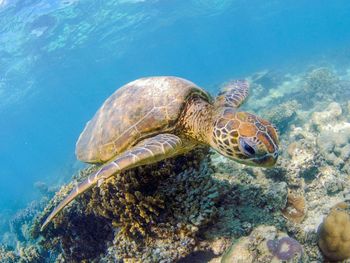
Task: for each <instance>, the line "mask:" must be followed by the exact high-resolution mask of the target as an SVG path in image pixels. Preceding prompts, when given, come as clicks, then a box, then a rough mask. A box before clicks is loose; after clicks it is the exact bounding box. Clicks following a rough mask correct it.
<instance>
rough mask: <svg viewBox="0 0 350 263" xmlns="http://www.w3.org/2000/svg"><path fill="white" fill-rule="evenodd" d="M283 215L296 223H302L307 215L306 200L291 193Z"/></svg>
mask: <svg viewBox="0 0 350 263" xmlns="http://www.w3.org/2000/svg"><path fill="white" fill-rule="evenodd" d="M282 214H283V216H284V217H286V218H287V219H289V220H291V221H292V222H294V223H301V222H302V221H303V219H304V218H305V215H306V204H305V198H304V196H302V195H296V194H294V193H292V192H291V191H289V193H288V196H287V205H286V207H285V208H283V209H282Z"/></svg>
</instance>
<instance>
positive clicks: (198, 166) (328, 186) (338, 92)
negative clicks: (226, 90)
mask: <svg viewBox="0 0 350 263" xmlns="http://www.w3.org/2000/svg"><path fill="white" fill-rule="evenodd" d="M347 74H348V76H345V75H343V76H340V75H339V74H338V73H337V71H335V70H334V69H329V68H315V67H314V68H313V69H311V70H309V71H308V72H307V73H306V74H305V73H299V74H295V75H292V74H290V73H288V74H284V75H283V74H281V73H280V72H279V73H277V72H271V71H264V72H259V73H257V74H255V75H254V76H252V77H251V78H250V80H251V82H252V92H251V97H252V98H250V99H249V101H248V103H247V104H245V105H244V106H243V107H245V108H246V109H247V110H249V111H257V112H259V113H261V114H262V115H263V116H264V117H265V118H267V119H269V120H271V121H272V122H273V123H275V124H276V125H277V127H278V128H279V130H280V141H281V143H280V146H281V154H280V157H279V161H278V163H277V165H276V167H275V168H273V169H262V168H254V167H247V166H244V165H241V164H238V163H236V162H234V161H230V160H228V159H227V158H224V157H222V156H220V155H219V154H217V153H212V152H208V149H198V150H196V151H193V152H191V153H190V154H188V155H185V156H179V157H176V158H172V159H169V160H166V161H163V162H160V163H157V164H154V165H150V166H145V167H140V168H135V169H132V170H130V171H127V172H123V173H122V174H121V175H119V176H116V177H114V178H112V179H111V180H110V181H108V182H106V183H104V184H102V185H101V186H100V187H94V188H92V189H91V191H88V192H86V193H85V194H83V195H82V196H80V197H78V198H77V199H76V201H74V202H72V203H71V204H70V205H69V206H67V207H66V208H65V209H64V210H63V212H62V213H61V214H59V215H58V216H57V218H55V220H53V224H50V225H49V227H48V228H47V230H46V231H45V232H44V233H40V232H39V228H40V226H41V223H42V222H43V220H44V219H45V217H46V216H47V215H48V213H49V212H50V211H51V210H52V209H53V207H55V206H56V205H57V204H58V203H59V202H60V201H61V200H62V199H63V197H64V196H66V195H67V194H68V192H69V191H70V190H71V189H72V188H73V185H74V184H75V183H76V182H77V181H80V180H82V179H83V178H85V177H86V176H87V175H88V174H90V173H91V172H93V171H96V169H97V167H96V166H91V167H89V168H87V169H85V170H83V171H82V172H80V173H79V174H77V175H76V176H75V177H74V181H73V182H71V183H70V184H68V185H66V186H63V187H62V188H61V189H60V190H59V191H58V192H57V193H56V195H55V196H54V198H52V200H51V201H50V202H49V203H47V200H48V198H47V196H49V195H50V194H51V195H52V190H51V188H49V187H47V186H46V185H44V184H42V183H38V184H37V188H38V189H39V191H41V192H42V194H43V195H44V196H46V197H43V201H42V203H43V204H46V208H45V209H44V211H43V212H42V213H41V214H40V215H39V216H38V217H37V218H36V220H35V222H34V224H33V223H32V221H33V219H32V218H33V216H34V215H36V214H37V213H38V211H39V210H40V209H42V207H43V206H33V207H28V209H26V210H23V211H22V212H19V213H18V214H17V215H16V216H15V217H14V218H13V220H12V221H11V225H12V227H11V229H12V232H11V233H7V235H4V237H3V240H6V239H7V240H8V241H7V243H12V244H13V246H12V247H1V249H0V261H1V259H4V258H6V260H8V262H11V260H14V261H13V262H20V261H19V260H23V259H22V258H29V257H30V255H32V258H33V259H34V258H35V257H36V258H37V259H35V260H37V261H35V260H34V262H41V261H40V260H42V259H43V258H45V259H44V260H43V261H42V262H53V261H55V260H56V261H57V262H64V261H66V262H84V261H85V262H122V261H123V262H177V261H178V262H182V263H186V262H210V263H217V262H220V261H221V260H222V262H281V261H286V262H324V261H325V257H327V258H328V259H333V260H335V259H340V258H345V256H348V255H347V254H346V253H347V252H348V251H349V249H345V250H343V251H342V250H341V249H342V247H341V246H339V247H336V248H335V249H338V250H337V251H336V252H337V253H339V254H341V257H336V256H334V255H333V254H332V253H333V252H334V250H333V251H331V250H330V249H329V244H328V243H329V241H330V240H331V239H330V238H328V239H327V235H328V234H329V233H333V232H332V231H333V230H334V229H336V230H334V231H335V233H339V232H340V230H339V228H342V229H343V230H342V234H344V235H345V234H346V233H347V231H344V228H346V227H347V226H348V225H347V224H345V223H344V222H345V221H346V220H345V221H344V220H343V219H344V218H347V217H346V216H345V214H347V216H348V215H349V211H348V210H347V209H346V208H345V207H344V206H341V207H339V206H337V207H336V208H334V205H336V204H338V203H340V202H343V201H344V200H347V199H349V197H350V195H349V192H350V101H347V98H348V97H346V96H344V94H349V92H348V91H347V90H350V88H349V87H350V85H349V83H350V82H349V81H348V80H350V74H349V73H347ZM346 92H347V93H346ZM349 95H350V94H349ZM305 98H310V99H305ZM332 207H333V208H332ZM329 211H331V212H330V213H329ZM339 215H340V216H339ZM323 218H325V219H324V223H322V219H323ZM332 218H333V219H332ZM335 218H337V219H335ZM332 220H333V221H332ZM339 220H340V221H339ZM342 220H343V221H342ZM338 221H339V222H340V224H337V226H336V227H334V224H333V225H332V223H334V222H338ZM327 222H328V223H327ZM329 222H331V223H329ZM30 227H31V232H32V235H33V237H34V238H35V240H33V239H31V240H30V242H28V241H29V239H30V237H29V235H28V232H29V228H30ZM329 227H330V228H331V230H328V228H329ZM325 229H327V231H326V230H325ZM318 230H319V231H318ZM286 233H288V235H287V234H286ZM319 235H320V237H319ZM336 237H341V238H343V236H340V235H338V236H337V235H334V236H333V238H336ZM18 240H21V242H20V243H17V241H18ZM332 240H333V239H332ZM344 240H345V239H344ZM232 241H233V244H232ZM39 244H40V245H39ZM342 244H343V245H344V244H347V243H346V242H343V243H342ZM231 245H232V246H231ZM229 247H231V248H230V249H229V250H228V252H227V253H225V256H223V257H222V258H221V256H222V255H223V253H224V251H226V250H227V249H228V248H229ZM320 248H321V249H320ZM344 251H345V252H344ZM233 255H234V256H233ZM239 260H241V261H239ZM5 262H6V261H5ZM23 262H26V261H23ZM29 262H30V261H29Z"/></svg>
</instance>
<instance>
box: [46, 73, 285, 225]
mask: <svg viewBox="0 0 350 263" xmlns="http://www.w3.org/2000/svg"><path fill="white" fill-rule="evenodd" d="M248 88H249V84H248V82H247V81H232V82H230V83H228V84H227V85H226V86H225V87H224V89H223V90H222V91H221V92H220V93H219V94H218V96H217V98H216V99H215V100H213V99H212V98H211V96H210V95H209V94H208V93H207V92H205V91H204V90H203V89H201V88H199V87H198V86H197V85H195V84H194V83H192V82H190V81H188V80H185V79H182V78H178V77H170V76H164V77H148V78H141V79H137V80H135V81H133V82H130V83H128V84H126V85H124V86H123V87H121V88H120V89H118V90H117V91H115V92H114V94H112V96H110V97H109V98H108V99H107V100H106V101H105V102H104V104H103V105H102V107H101V108H100V109H99V110H98V111H97V113H96V114H95V116H94V117H93V118H92V120H90V121H89V122H88V123H87V124H86V126H85V129H84V130H83V132H82V133H81V135H80V137H79V139H78V142H77V144H76V155H77V158H78V159H79V160H81V161H83V162H87V163H103V164H104V165H103V166H101V168H100V169H99V170H98V171H97V172H96V173H93V174H91V175H90V176H88V178H87V179H85V181H83V182H82V183H80V184H79V185H78V186H77V187H76V188H75V189H73V190H72V192H71V193H70V194H69V195H68V196H67V197H66V198H65V199H64V200H63V201H62V202H61V203H60V204H59V205H58V206H57V207H56V208H55V209H54V210H53V211H52V212H51V214H50V215H49V216H48V218H47V219H46V221H45V222H44V224H43V226H42V229H44V228H45V227H46V226H47V224H48V223H49V222H50V221H51V220H52V219H53V218H54V217H55V216H56V215H57V214H58V213H59V212H60V211H61V210H62V209H63V208H64V207H65V206H66V205H67V204H68V203H70V202H71V201H72V200H73V199H74V198H76V197H77V196H78V195H80V194H82V193H84V192H85V191H87V190H88V189H89V188H91V187H92V186H94V185H96V184H98V185H99V184H100V183H102V182H103V181H104V180H106V179H107V178H109V177H111V176H113V175H115V174H118V173H120V172H121V171H123V170H127V169H130V168H133V167H137V166H141V165H145V164H151V163H155V162H158V161H161V160H164V159H166V158H169V157H173V156H176V155H179V154H183V153H185V152H188V151H190V150H192V149H194V148H195V147H197V146H199V145H209V146H211V147H212V148H213V149H215V150H216V151H217V152H219V153H220V154H222V155H224V156H226V157H228V158H230V159H233V160H235V161H237V162H240V163H244V164H248V165H255V166H264V167H270V166H273V165H274V164H275V162H276V160H277V158H278V135H277V132H276V129H275V127H274V126H273V125H272V124H271V123H270V122H268V121H266V120H263V119H261V118H259V117H257V116H255V115H253V114H250V113H247V112H239V111H237V108H238V107H239V106H240V105H241V104H242V102H243V101H244V100H245V98H246V97H247V96H248Z"/></svg>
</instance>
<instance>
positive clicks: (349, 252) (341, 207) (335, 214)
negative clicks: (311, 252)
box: [318, 202, 350, 261]
mask: <svg viewBox="0 0 350 263" xmlns="http://www.w3.org/2000/svg"><path fill="white" fill-rule="evenodd" d="M318 244H319V246H320V248H321V250H322V252H323V254H324V255H325V256H326V258H328V259H330V260H338V261H339V260H344V259H348V258H350V206H349V204H348V203H346V202H343V203H339V204H337V205H336V206H334V207H333V208H332V209H331V210H330V212H329V214H328V215H327V216H326V217H325V218H324V220H323V223H322V224H321V225H320V228H319V242H318Z"/></svg>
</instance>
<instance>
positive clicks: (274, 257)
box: [221, 226, 308, 263]
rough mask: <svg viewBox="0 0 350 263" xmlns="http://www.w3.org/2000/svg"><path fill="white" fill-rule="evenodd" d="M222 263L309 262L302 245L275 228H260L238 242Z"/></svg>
mask: <svg viewBox="0 0 350 263" xmlns="http://www.w3.org/2000/svg"><path fill="white" fill-rule="evenodd" d="M221 262H222V263H239V262H245V263H253V262H261V263H270V262H272V263H273V262H300V263H301V262H308V258H307V255H305V253H304V252H303V248H302V246H301V244H300V243H299V242H298V241H296V240H295V239H293V238H291V237H289V236H288V235H287V234H285V233H283V232H279V231H278V230H277V229H276V228H275V227H274V226H259V227H257V228H255V229H254V230H253V231H252V232H251V234H250V235H249V236H248V237H242V238H240V239H239V240H237V241H236V242H235V243H234V244H233V245H232V247H231V248H230V249H229V250H228V251H227V252H226V254H225V255H224V256H223V257H222V259H221Z"/></svg>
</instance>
